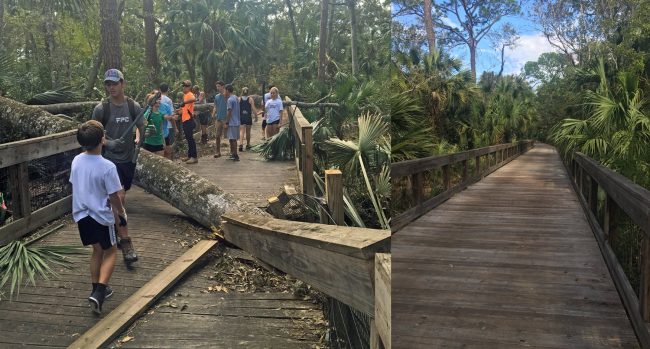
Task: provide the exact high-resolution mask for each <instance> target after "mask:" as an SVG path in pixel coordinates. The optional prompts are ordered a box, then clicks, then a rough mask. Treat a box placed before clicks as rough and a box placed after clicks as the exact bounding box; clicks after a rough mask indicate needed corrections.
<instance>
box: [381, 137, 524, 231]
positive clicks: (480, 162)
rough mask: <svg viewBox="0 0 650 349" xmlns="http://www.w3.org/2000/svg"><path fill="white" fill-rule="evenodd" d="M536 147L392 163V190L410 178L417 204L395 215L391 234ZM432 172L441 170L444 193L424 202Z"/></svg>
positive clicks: (518, 146) (494, 148) (492, 149)
mask: <svg viewBox="0 0 650 349" xmlns="http://www.w3.org/2000/svg"><path fill="white" fill-rule="evenodd" d="M533 146H534V141H520V142H517V143H510V144H500V145H494V146H490V147H484V148H478V149H472V150H468V151H463V152H460V153H454V154H448V155H441V156H433V157H427V158H421V159H413V160H406V161H400V162H396V163H393V164H392V165H391V179H392V181H393V191H394V192H395V190H400V188H398V186H397V185H396V183H398V182H399V181H400V180H401V179H402V178H405V177H408V178H409V179H410V192H411V195H412V199H413V202H414V204H415V205H414V206H413V207H410V208H408V209H407V210H406V211H404V212H402V213H399V214H397V215H393V216H392V218H391V229H392V231H393V232H396V231H398V230H399V229H401V228H403V227H404V226H406V225H407V224H409V223H410V222H412V221H413V220H415V219H416V218H418V217H420V216H421V215H423V214H425V213H427V212H429V211H430V210H431V209H433V208H434V207H436V206H438V205H440V204H441V203H443V202H445V201H446V200H447V199H449V198H450V197H451V196H452V195H454V194H455V193H458V192H460V191H461V190H463V189H465V188H467V186H469V185H470V184H472V183H475V182H477V181H479V180H480V179H481V178H483V177H485V176H487V175H488V174H490V173H492V172H493V171H495V170H496V169H498V168H499V167H501V166H503V165H505V164H507V163H508V162H510V161H511V160H512V159H514V158H516V157H517V156H519V155H520V154H523V153H524V152H526V151H528V149H530V148H532V147H533ZM471 163H472V164H471ZM455 165H459V166H458V167H460V173H456V174H455V173H454V167H456V166H455ZM470 165H473V168H474V171H473V173H470ZM432 170H440V171H442V190H443V191H442V192H441V193H439V194H437V195H435V196H433V197H430V198H427V199H425V174H426V172H428V171H432ZM454 178H458V181H456V182H457V183H453V184H452V180H453V179H454Z"/></svg>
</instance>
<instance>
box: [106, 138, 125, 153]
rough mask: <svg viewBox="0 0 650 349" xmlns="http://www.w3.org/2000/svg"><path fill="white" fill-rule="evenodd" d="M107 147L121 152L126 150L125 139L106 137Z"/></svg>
mask: <svg viewBox="0 0 650 349" xmlns="http://www.w3.org/2000/svg"><path fill="white" fill-rule="evenodd" d="M104 146H105V147H106V149H108V150H111V151H114V152H117V153H119V152H120V151H122V150H124V146H125V143H124V140H123V139H122V138H118V139H106V144H105V145H104Z"/></svg>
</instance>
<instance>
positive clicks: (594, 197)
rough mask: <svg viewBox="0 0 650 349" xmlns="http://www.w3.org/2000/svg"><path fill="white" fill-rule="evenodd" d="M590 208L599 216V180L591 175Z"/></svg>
mask: <svg viewBox="0 0 650 349" xmlns="http://www.w3.org/2000/svg"><path fill="white" fill-rule="evenodd" d="M588 202H589V209H590V210H591V212H592V213H593V214H594V216H596V217H598V182H596V180H595V179H594V178H593V177H589V201H588Z"/></svg>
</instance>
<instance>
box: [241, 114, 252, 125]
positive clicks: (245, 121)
mask: <svg viewBox="0 0 650 349" xmlns="http://www.w3.org/2000/svg"><path fill="white" fill-rule="evenodd" d="M241 124H242V125H252V124H253V118H251V117H250V116H248V117H242V118H241Z"/></svg>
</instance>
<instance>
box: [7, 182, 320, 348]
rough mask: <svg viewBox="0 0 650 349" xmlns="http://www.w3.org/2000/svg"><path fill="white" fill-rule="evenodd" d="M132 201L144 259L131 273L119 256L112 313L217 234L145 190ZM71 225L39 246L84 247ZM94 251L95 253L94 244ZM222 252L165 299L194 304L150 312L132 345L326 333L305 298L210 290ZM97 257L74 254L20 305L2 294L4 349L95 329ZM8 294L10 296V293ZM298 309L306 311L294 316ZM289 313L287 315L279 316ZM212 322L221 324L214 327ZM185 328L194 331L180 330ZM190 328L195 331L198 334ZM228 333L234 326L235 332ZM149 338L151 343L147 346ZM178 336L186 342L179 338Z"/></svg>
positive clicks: (300, 341)
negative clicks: (93, 271) (93, 266)
mask: <svg viewBox="0 0 650 349" xmlns="http://www.w3.org/2000/svg"><path fill="white" fill-rule="evenodd" d="M127 206H128V210H129V218H130V219H129V226H130V227H131V229H130V234H131V236H132V237H133V239H134V245H135V247H136V249H137V251H138V254H139V256H140V261H139V262H138V263H137V264H136V268H135V270H132V271H129V270H126V268H125V267H124V264H123V263H122V262H121V260H119V259H120V258H121V257H120V256H118V263H117V264H116V269H115V272H114V274H113V277H112V278H111V283H110V285H111V287H112V288H113V289H114V291H115V294H114V295H113V297H112V298H110V299H109V300H107V301H106V303H105V304H104V312H105V313H106V314H107V313H108V312H110V311H111V310H113V309H115V308H116V307H117V306H118V305H119V304H120V303H121V302H122V301H124V300H125V299H126V298H128V297H129V296H130V295H131V294H133V293H134V292H135V291H136V290H138V288H140V287H142V286H143V285H144V284H145V283H146V282H147V281H149V280H150V279H152V278H153V277H154V276H155V275H156V274H158V273H159V272H161V271H162V270H163V269H164V268H165V267H166V266H167V265H169V264H170V263H172V262H173V261H174V260H176V259H177V258H178V257H179V256H180V255H181V254H182V253H183V252H185V251H186V250H187V248H188V245H191V244H192V241H194V240H196V239H199V238H205V236H206V235H208V234H209V232H208V231H206V230H205V229H203V228H201V227H199V226H197V225H194V224H193V223H192V221H191V220H190V219H189V218H187V217H186V216H185V215H184V214H182V213H181V212H180V211H178V210H176V209H175V208H173V207H171V206H170V205H168V204H167V203H166V202H164V201H162V200H160V199H158V198H157V197H155V196H153V195H151V194H148V193H145V192H144V191H143V190H142V189H140V188H138V187H133V188H132V190H131V191H129V193H128V197H127ZM64 223H65V227H64V228H63V229H61V230H59V231H57V232H55V233H52V234H51V235H49V236H48V237H46V238H45V239H44V240H42V241H39V242H37V244H57V245H61V244H70V245H80V242H79V235H78V231H77V228H76V224H75V223H74V222H72V220H71V218H70V217H69V216H68V217H66V218H65V219H64ZM88 251H89V252H90V249H88ZM218 257H219V256H218V255H216V254H213V255H212V257H211V258H212V260H210V261H207V263H206V264H204V266H203V267H198V268H197V269H195V270H194V272H193V273H194V274H196V275H191V276H190V277H188V278H186V279H184V280H182V281H181V282H179V283H178V284H177V285H176V286H175V287H173V288H172V289H171V290H170V291H169V292H168V294H167V296H165V297H163V298H162V300H161V301H160V302H166V301H169V297H173V296H174V295H175V294H176V293H181V294H184V295H185V296H188V295H193V297H192V298H189V299H190V300H191V301H190V304H189V307H187V308H186V309H181V308H180V307H179V308H178V309H174V308H169V309H160V310H155V311H154V312H153V313H152V314H149V315H146V316H145V317H144V319H145V321H142V322H140V323H146V326H142V328H138V327H137V326H136V328H135V330H132V332H131V333H133V336H134V337H135V339H134V340H133V343H131V344H130V345H131V346H133V345H135V346H140V347H147V346H149V347H163V346H164V345H163V344H164V343H163V342H165V343H168V345H167V346H168V347H177V348H178V347H187V346H186V344H187V343H186V342H183V340H182V338H192V341H193V342H194V343H195V345H196V346H198V347H215V346H213V345H212V344H211V343H213V342H214V343H217V344H218V343H222V344H223V346H221V347H230V344H229V343H237V342H241V343H246V342H247V341H251V342H252V341H253V340H254V339H257V340H260V339H261V338H266V337H269V338H271V339H272V340H273V343H276V344H278V345H280V343H282V346H283V347H284V346H285V344H286V345H288V346H287V347H292V345H293V347H296V346H300V345H302V346H303V347H305V346H310V345H311V344H313V343H315V342H318V341H319V338H320V335H319V334H317V333H320V332H322V331H323V325H322V324H323V323H324V320H323V314H322V311H320V310H319V306H318V305H316V304H313V303H312V302H310V301H304V300H302V299H297V298H295V297H293V295H291V293H288V294H287V293H282V292H280V293H273V292H270V293H263V294H257V293H253V292H232V291H231V292H230V293H225V291H222V292H221V293H206V294H204V293H202V292H201V291H202V290H208V287H210V286H213V285H214V284H215V282H214V281H212V280H210V279H209V277H208V274H209V270H208V269H206V268H207V267H208V266H209V265H210V262H211V261H214V258H218ZM89 259H90V254H89V253H88V254H87V255H81V256H73V257H72V262H73V268H72V269H71V270H67V269H61V270H57V271H58V272H60V274H61V276H60V278H57V279H55V280H52V281H49V282H48V281H45V280H37V285H38V286H37V287H31V286H28V287H23V288H22V289H21V293H20V295H19V296H18V297H17V299H14V301H13V302H9V301H8V300H6V299H4V298H3V299H2V300H1V301H0V348H13V347H38V348H61V347H67V346H68V345H69V344H71V343H72V342H73V341H74V340H75V339H76V338H77V337H78V336H79V335H80V334H83V333H84V332H85V331H87V330H88V329H90V328H91V327H92V326H93V325H94V324H95V323H96V322H97V321H98V320H99V318H98V317H96V316H94V315H93V314H92V312H91V311H90V309H89V308H88V301H87V297H88V296H89V294H90V282H89V278H90V276H89V271H88V263H89ZM206 273H207V274H206ZM287 282H288V283H291V282H293V281H292V280H287ZM5 292H6V294H8V291H7V290H5ZM160 302H159V303H160ZM179 303H180V302H179ZM181 304H182V303H181ZM242 304H249V305H248V306H244V307H245V308H247V309H239V307H240V306H242ZM154 307H155V306H154ZM163 308H165V307H163ZM278 308H280V309H288V310H286V311H283V310H280V309H278ZM273 309H278V310H277V311H274V310H273ZM287 311H289V312H290V314H289V313H287ZM170 312H175V313H177V314H170ZM157 313H160V314H157ZM244 313H246V314H244ZM234 314H237V315H234ZM297 314H300V315H301V316H300V317H297V318H296V317H294V315H297ZM235 316H243V317H235ZM282 317H284V320H276V319H279V318H282ZM293 319H296V320H293ZM210 323H212V324H214V325H215V326H209V325H208V324H210ZM219 324H220V325H219ZM238 324H239V325H238ZM237 326H243V327H245V328H246V330H245V331H243V330H238V331H233V328H235V327H237ZM181 327H182V328H185V329H186V330H185V331H184V332H182V331H181V332H178V331H177V330H179V328H181ZM154 328H157V329H158V330H154ZM190 328H192V329H193V330H191V331H190V330H189V329H190ZM221 331H228V334H227V336H226V335H225V334H223V333H222V332H221ZM288 332H290V333H293V335H292V336H291V335H289V334H288ZM295 333H299V335H296V334H295ZM164 336H171V337H164ZM251 336H253V337H254V338H253V337H251ZM138 337H140V338H139V339H138ZM145 338H147V340H149V341H150V344H146V343H147V342H146V341H145ZM219 338H222V339H219ZM225 338H227V339H228V341H226V339H225ZM163 339H164V340H163ZM174 339H175V340H178V341H176V342H175V341H174ZM151 343H154V344H151ZM155 343H157V344H155ZM125 344H128V343H125ZM217 344H215V345H217ZM216 347H219V345H217V346H216Z"/></svg>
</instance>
